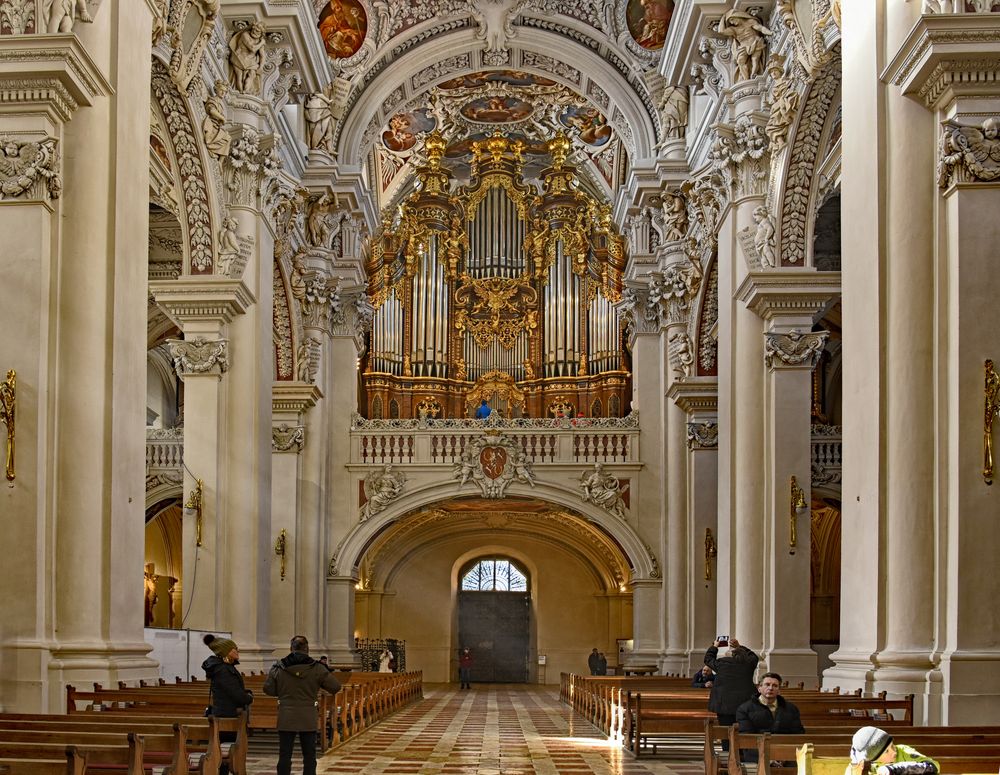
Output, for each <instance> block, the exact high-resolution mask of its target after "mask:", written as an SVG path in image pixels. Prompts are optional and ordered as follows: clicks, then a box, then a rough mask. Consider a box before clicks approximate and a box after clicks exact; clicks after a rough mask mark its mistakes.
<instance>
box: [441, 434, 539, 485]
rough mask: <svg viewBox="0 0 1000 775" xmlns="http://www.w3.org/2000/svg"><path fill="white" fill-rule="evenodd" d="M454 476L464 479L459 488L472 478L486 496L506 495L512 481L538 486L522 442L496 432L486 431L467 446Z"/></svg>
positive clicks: (456, 466)
mask: <svg viewBox="0 0 1000 775" xmlns="http://www.w3.org/2000/svg"><path fill="white" fill-rule="evenodd" d="M453 476H454V478H456V479H460V480H461V481H460V482H459V486H460V487H461V486H462V485H464V484H465V483H466V482H468V481H469V479H472V481H473V482H474V483H475V484H478V485H479V489H481V490H482V492H483V497H485V498H502V497H504V492H505V491H506V489H507V485H509V484H510V483H511V482H513V481H518V482H525V483H527V484H530V485H531V486H532V487H534V486H535V472H534V470H533V469H532V465H531V461H529V460H528V459H527V458H526V457H525V455H524V450H522V449H521V445H520V443H518V441H517V440H516V439H514V438H511V437H510V436H504V435H502V434H499V433H497V432H496V431H492V432H491V431H487V432H486V435H485V436H482V437H479V438H475V439H472V440H471V441H470V442H469V443H468V444H467V445H466V446H465V450H464V451H463V452H462V457H461V458H460V459H459V462H458V463H456V464H455V470H454V474H453Z"/></svg>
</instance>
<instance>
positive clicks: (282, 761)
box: [264, 635, 340, 775]
mask: <svg viewBox="0 0 1000 775" xmlns="http://www.w3.org/2000/svg"><path fill="white" fill-rule="evenodd" d="M320 689H325V690H326V691H328V692H330V694H336V693H337V692H339V691H340V683H339V682H338V681H337V679H336V678H334V677H333V673H331V672H330V670H329V669H328V668H326V667H324V666H323V665H322V664H320V663H319V662H317V661H315V660H314V659H313V658H312V657H310V656H309V641H308V640H307V639H306V637H305V636H304V635H296V636H295V637H294V638H292V643H291V651H290V653H289V654H288V656H286V657H285V658H284V659H281V660H280V661H278V662H275V663H274V664H273V665H272V666H271V670H270V671H269V672H268V674H267V678H266V679H265V680H264V693H265V694H269V695H270V696H272V697H277V698H278V775H291V772H292V749H293V748H294V746H295V736H296V735H298V738H299V746H300V747H301V749H302V775H316V729H317V720H318V715H319V714H318V713H317V712H316V707H317V704H318V703H317V698H318V697H319V691H320Z"/></svg>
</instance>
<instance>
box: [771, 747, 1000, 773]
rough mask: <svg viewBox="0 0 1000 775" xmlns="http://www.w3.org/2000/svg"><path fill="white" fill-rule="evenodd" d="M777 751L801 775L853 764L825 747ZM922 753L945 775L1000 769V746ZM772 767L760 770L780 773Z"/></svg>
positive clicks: (922, 749) (932, 749)
mask: <svg viewBox="0 0 1000 775" xmlns="http://www.w3.org/2000/svg"><path fill="white" fill-rule="evenodd" d="M907 743H909V740H907ZM775 750H777V751H778V752H779V753H781V754H782V755H785V754H786V753H788V752H789V751H790V752H791V753H792V754H794V756H795V761H796V763H797V771H798V772H799V773H820V772H823V773H831V771H836V772H838V773H839V775H843V773H844V772H845V771H846V769H847V765H848V764H849V762H850V760H849V759H848V757H846V756H844V755H843V748H841V749H840V750H839V751H836V750H833V748H832V747H829V746H827V745H823V744H821V745H816V744H814V743H804V744H802V745H801V746H799V748H797V749H796V748H793V747H791V746H789V747H788V748H786V747H785V746H783V745H782V746H779V747H778V748H776V749H775ZM918 750H919V751H920V753H922V754H924V755H925V756H929V757H931V758H932V759H934V760H935V761H937V763H938V766H939V767H940V772H941V774H942V775H961V774H962V773H973V772H983V773H985V772H996V771H997V768H998V767H1000V745H989V744H984V745H972V746H961V745H949V744H945V743H942V744H934V743H923V744H921V746H920V748H919V749H918ZM838 754H839V755H838ZM768 765H769V762H767V761H766V760H762V762H761V768H760V769H759V770H758V771H759V772H760V773H762V774H764V773H770V772H777V771H778V770H772V769H771V768H770V767H769V766H768ZM837 768H839V770H838V769H837ZM786 771H788V772H791V771H792V770H791V768H788V770H786Z"/></svg>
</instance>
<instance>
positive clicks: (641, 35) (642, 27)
mask: <svg viewBox="0 0 1000 775" xmlns="http://www.w3.org/2000/svg"><path fill="white" fill-rule="evenodd" d="M673 13H674V0H628V6H627V7H626V9H625V19H626V21H627V22H628V31H629V33H630V34H631V35H632V38H633V39H634V40H635V42H636V43H638V44H639V45H640V46H642V47H643V48H648V49H649V50H650V51H657V50H659V49H661V48H663V41H665V40H666V39H667V26H668V25H669V24H670V17H671V16H672V15H673Z"/></svg>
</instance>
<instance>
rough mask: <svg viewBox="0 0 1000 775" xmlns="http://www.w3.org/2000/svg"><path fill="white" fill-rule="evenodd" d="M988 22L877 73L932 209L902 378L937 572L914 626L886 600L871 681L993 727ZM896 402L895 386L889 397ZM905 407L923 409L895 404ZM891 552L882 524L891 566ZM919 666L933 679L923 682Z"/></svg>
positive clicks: (963, 26) (996, 314) (934, 716)
mask: <svg viewBox="0 0 1000 775" xmlns="http://www.w3.org/2000/svg"><path fill="white" fill-rule="evenodd" d="M898 16H899V12H898V11H897V12H896V17H898ZM896 17H891V21H892V25H893V27H898V28H903V27H905V25H906V23H907V22H909V21H910V19H909V18H908V17H906V16H905V15H904V16H903V18H896ZM998 23H1000V15H998V14H997V13H992V14H990V13H968V14H963V15H927V16H923V17H922V18H921V19H920V20H919V21H918V22H917V23H916V25H915V26H913V27H912V28H911V29H909V30H908V31H907V34H906V37H905V39H904V40H903V41H902V43H901V45H900V46H899V50H898V51H897V52H896V54H895V56H894V57H893V59H892V61H891V63H890V65H889V67H888V69H887V75H888V80H889V81H890V83H891V86H890V95H891V100H898V99H900V96H899V93H897V92H896V88H895V87H899V92H900V93H902V95H905V96H907V97H909V98H910V101H908V102H907V103H906V104H904V105H900V106H899V108H898V110H899V113H900V114H901V115H904V114H905V115H907V116H908V115H909V111H911V110H912V111H915V112H916V113H917V114H919V115H918V116H917V120H918V122H919V123H918V124H917V126H918V127H919V128H920V129H921V130H922V131H921V132H920V134H919V135H917V136H916V137H915V138H913V142H914V143H919V144H920V145H919V147H918V148H915V149H909V150H911V153H912V156H913V157H914V158H915V160H917V161H918V162H919V163H920V169H921V170H922V171H923V172H924V176H923V179H922V181H921V182H922V184H923V190H921V191H919V192H916V193H917V197H918V202H923V200H924V199H926V200H928V202H929V203H931V204H930V206H929V207H928V210H927V212H928V213H929V214H932V215H933V217H931V218H929V219H928V220H929V221H930V226H924V228H928V229H933V233H934V236H935V238H934V239H929V240H928V244H929V246H930V248H931V249H930V250H928V251H927V252H928V253H929V254H931V255H926V256H924V255H921V254H918V255H917V259H918V260H922V261H926V262H927V265H926V266H925V267H921V273H920V274H918V276H917V277H916V278H914V279H915V280H917V281H921V282H927V283H928V284H933V287H932V290H931V292H929V293H928V292H926V291H925V292H924V293H922V294H917V297H918V299H919V300H921V301H923V302H925V303H926V305H927V307H926V308H925V309H924V316H925V320H924V322H923V328H922V329H920V330H919V331H918V333H926V334H927V337H928V341H927V343H926V344H925V345H924V349H925V350H930V352H926V353H925V352H924V351H920V352H919V356H918V357H916V358H914V359H913V360H914V361H915V363H914V365H913V367H911V368H915V367H921V368H923V369H926V370H927V371H928V372H929V373H930V375H931V376H930V379H929V380H928V384H927V385H926V389H925V391H921V395H924V394H926V400H927V401H928V403H931V406H929V407H927V409H926V410H925V411H926V414H925V415H924V416H925V418H926V419H925V420H924V421H923V422H922V423H921V424H922V425H925V426H926V427H927V428H929V429H930V430H931V431H933V430H934V429H935V428H937V429H938V433H937V435H936V436H934V435H932V436H931V438H932V439H933V450H934V451H933V453H932V455H933V456H935V457H936V458H937V461H936V462H937V465H930V462H929V461H928V462H927V463H925V468H924V469H917V473H918V475H924V473H925V472H926V475H928V476H929V477H931V478H932V482H931V483H929V484H933V485H934V486H933V489H932V492H933V495H932V492H926V493H925V492H924V490H925V489H926V488H921V490H920V493H921V494H925V495H927V496H928V503H927V505H926V506H924V505H923V504H921V506H923V508H924V509H925V510H929V511H930V513H929V514H927V515H926V516H924V511H918V512H917V516H918V517H922V519H918V520H917V521H916V524H915V528H916V529H915V532H916V533H917V535H916V536H914V537H913V538H912V539H911V540H913V541H917V540H922V541H923V542H925V544H924V558H926V559H927V560H929V561H931V562H933V563H934V574H933V576H932V581H933V582H935V583H933V584H932V586H931V588H930V590H929V591H930V593H931V595H932V599H931V600H930V601H921V602H922V603H923V608H922V609H921V612H920V616H919V617H917V621H916V622H915V623H914V624H913V625H910V626H905V625H903V624H901V623H900V622H899V621H898V620H899V618H900V617H899V614H901V613H902V612H901V611H899V612H897V611H896V610H895V606H896V598H895V595H893V594H888V595H887V598H888V603H889V605H890V606H891V607H892V608H891V610H890V611H889V614H890V616H889V622H890V624H889V626H888V628H887V643H886V651H884V652H882V653H881V654H879V662H880V664H881V663H883V662H885V663H888V664H889V665H890V666H891V668H892V671H888V670H883V669H881V668H880V669H879V670H877V671H876V673H875V684H876V686H883V687H885V688H888V689H890V690H893V691H912V690H913V689H909V688H907V686H906V685H903V686H899V685H898V684H899V682H900V681H902V682H904V684H909V685H912V686H914V687H915V688H917V689H918V690H922V691H923V692H924V694H925V695H926V697H927V700H926V705H927V709H926V711H925V713H924V714H923V715H924V717H925V718H927V719H929V720H936V721H939V722H940V723H944V724H985V723H994V722H995V721H996V720H997V719H998V718H1000V710H998V703H997V698H998V695H1000V648H998V646H997V642H996V638H995V627H993V626H992V618H991V617H990V616H989V615H988V614H986V612H991V611H993V610H995V608H996V599H997V597H998V596H1000V581H998V579H997V577H996V574H994V573H974V572H971V571H972V569H974V568H975V569H982V568H985V567H986V566H987V564H988V563H989V562H990V559H989V558H992V557H994V556H995V555H996V552H997V550H998V549H1000V538H998V536H997V532H996V529H995V515H996V493H995V492H994V491H993V488H992V485H991V484H990V483H989V482H988V480H987V478H986V477H985V476H984V474H983V468H984V463H985V460H984V457H985V448H984V432H985V425H984V419H985V418H984V405H985V403H986V398H985V392H986V379H987V377H986V368H985V365H986V361H987V359H990V360H994V361H995V362H1000V349H998V348H997V336H996V332H997V330H998V327H1000V310H998V305H997V303H996V299H997V295H998V292H1000V281H998V280H997V279H996V272H995V268H994V264H995V256H996V245H997V240H998V238H1000V223H998V220H997V218H995V217H994V214H995V213H996V212H997V208H998V206H1000V184H998V183H997V182H996V181H997V179H998V175H1000V165H998V164H997V162H996V159H995V157H994V156H989V157H988V156H987V155H985V154H984V153H983V150H984V149H985V148H986V147H987V146H989V145H990V144H991V143H994V142H995V141H993V140H992V139H991V135H992V136H993V137H995V128H996V126H997V123H996V122H997V121H998V120H1000V82H998V71H997V55H998V53H1000V46H998V45H997V42H996V35H995V32H996V29H997V24H998ZM918 54H919V57H918ZM928 127H930V128H931V130H932V131H927V129H928ZM935 148H936V149H937V158H936V159H935V160H934V161H936V164H937V194H938V196H937V197H933V196H932V194H931V191H929V190H928V189H930V188H931V186H932V182H933V178H932V177H931V175H929V174H927V173H928V172H929V171H930V169H931V164H929V163H928V162H929V159H928V156H929V155H930V154H931V153H933V152H934V150H935ZM899 183H900V188H899V189H898V190H897V189H896V183H895V181H891V188H892V190H893V191H896V192H897V195H898V196H899V197H900V198H901V199H903V198H904V196H905V195H906V194H907V193H909V192H908V191H907V189H906V188H903V187H904V186H907V185H908V184H909V187H912V186H913V185H915V184H916V181H912V180H909V179H907V177H906V176H905V173H903V174H902V175H901V179H900V181H899ZM935 199H936V201H935ZM904 201H905V199H904ZM922 226H923V225H922ZM924 228H918V229H916V232H917V233H916V234H915V235H914V238H916V237H923V236H924ZM935 246H936V249H935ZM906 288H909V286H908V285H907V286H904V288H903V289H902V290H905V289H906ZM914 317H915V316H914ZM910 321H911V322H915V321H914V318H910ZM931 321H934V323H936V325H933V324H932V322H931ZM901 322H903V321H901ZM890 384H892V383H890ZM901 391H902V385H901V384H900V385H899V387H898V388H897V390H896V391H894V393H893V394H892V395H891V396H890V397H891V398H894V399H895V398H896V397H897V393H899V392H901ZM902 408H903V409H905V408H920V407H911V406H909V405H907V404H905V403H903V406H902ZM912 420H913V418H911V422H912ZM900 421H901V418H900ZM902 462H903V463H904V464H907V465H912V462H911V461H905V460H904V461H902ZM896 470H899V469H898V468H897V469H896ZM897 542H898V538H897V537H896V536H894V535H893V534H892V521H891V520H890V536H889V543H888V547H889V558H890V559H889V563H890V568H891V564H892V559H893V557H894V555H895V554H896V545H897ZM902 548H908V547H906V546H905V545H904V547H902ZM896 576H897V578H899V577H900V576H902V572H900V573H898V574H896ZM899 580H900V581H903V579H901V578H899ZM909 583H910V587H909V588H908V589H906V590H905V591H904V592H903V594H902V595H901V597H900V600H899V602H900V604H902V605H914V604H916V602H917V601H916V600H914V599H913V596H914V595H917V594H926V593H927V592H928V589H927V582H926V580H925V579H920V580H910V582H909ZM928 643H930V644H932V645H933V651H931V650H930V649H929V648H928V647H927V644H928ZM887 652H888V653H887ZM928 652H930V653H928ZM927 663H930V664H931V665H933V666H934V667H935V668H936V669H932V670H930V671H928V668H927ZM938 681H940V684H939V683H938ZM939 695H940V696H939Z"/></svg>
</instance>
